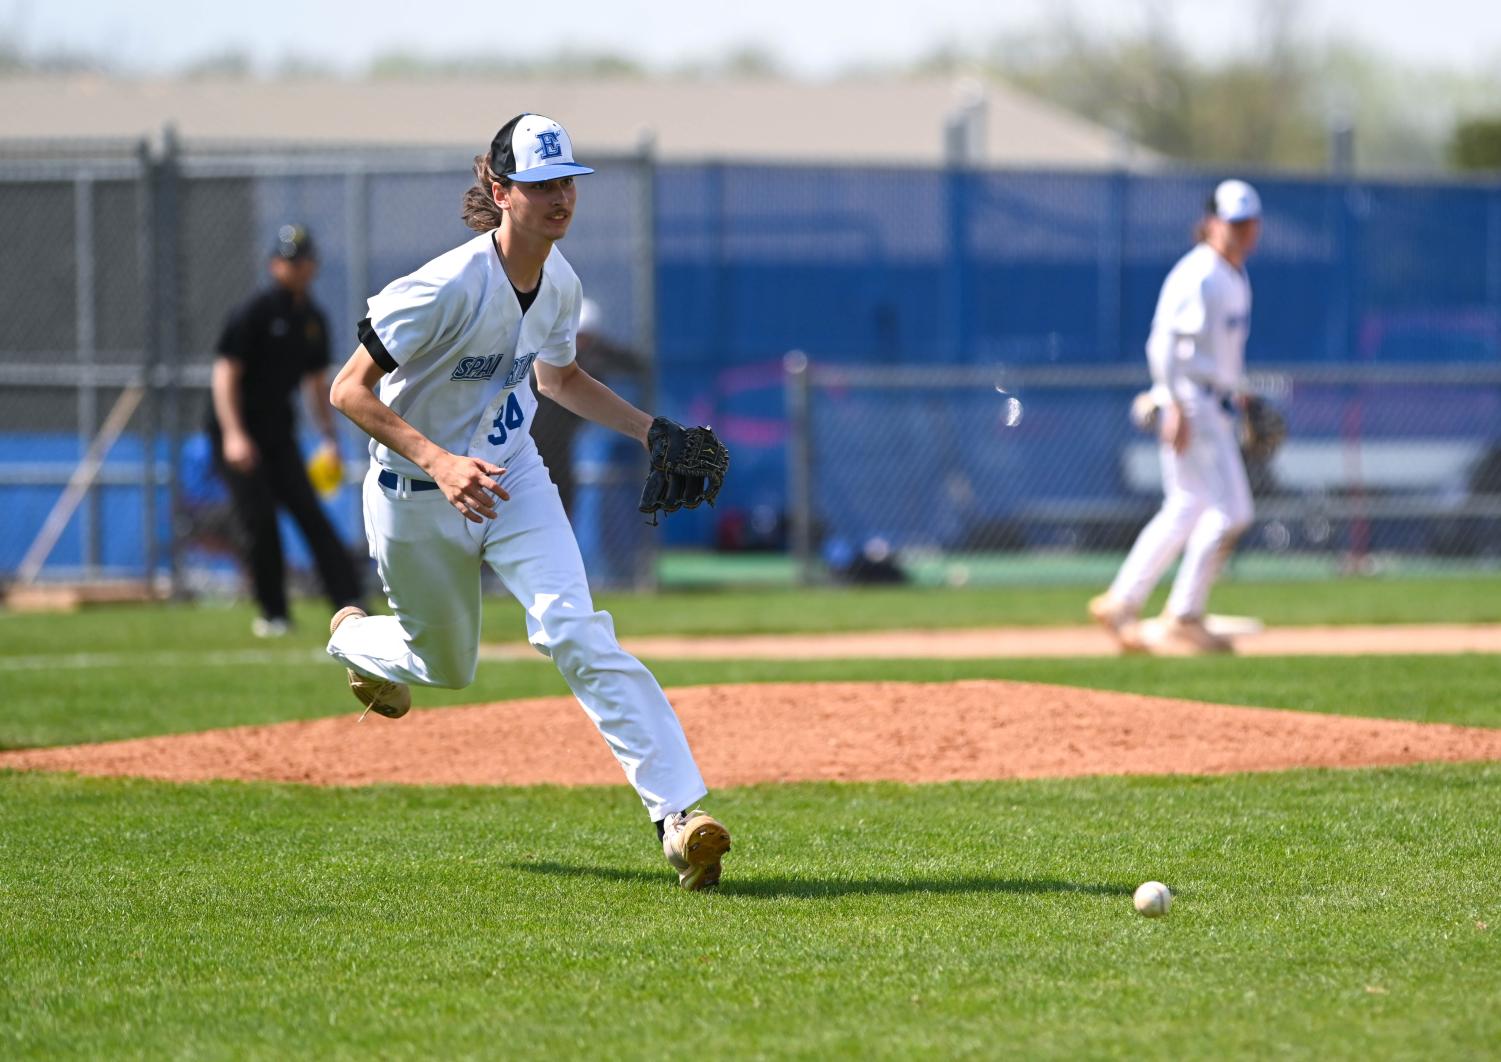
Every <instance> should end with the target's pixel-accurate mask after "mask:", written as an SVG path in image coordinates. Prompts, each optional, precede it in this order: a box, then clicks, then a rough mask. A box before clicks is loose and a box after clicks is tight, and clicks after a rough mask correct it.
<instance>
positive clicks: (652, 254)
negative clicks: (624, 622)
mask: <svg viewBox="0 0 1501 1062" xmlns="http://www.w3.org/2000/svg"><path fill="white" fill-rule="evenodd" d="M638 150H639V153H640V155H639V161H638V164H637V166H638V168H637V173H638V178H637V183H638V185H639V187H638V188H637V198H638V204H637V210H638V217H639V221H638V232H639V236H638V239H637V244H636V267H635V279H636V284H635V289H636V290H635V292H634V295H635V301H636V349H637V350H639V351H640V352H641V356H642V357H643V358H645V359H646V368H645V371H644V372H643V373H642V379H641V404H642V405H643V406H644V407H645V408H646V409H647V410H650V411H652V412H655V411H656V408H657V158H656V137H655V135H654V134H652V133H651V132H650V131H643V132H642V134H641V139H640V142H639V144H638ZM637 540H638V542H639V543H640V547H639V548H638V549H637V550H636V551H635V553H636V572H635V579H634V582H635V586H636V589H638V590H655V589H656V588H657V584H658V581H659V576H658V571H657V554H658V552H659V551H658V548H657V543H658V538H657V536H655V535H641V534H639V532H638V536H637Z"/></svg>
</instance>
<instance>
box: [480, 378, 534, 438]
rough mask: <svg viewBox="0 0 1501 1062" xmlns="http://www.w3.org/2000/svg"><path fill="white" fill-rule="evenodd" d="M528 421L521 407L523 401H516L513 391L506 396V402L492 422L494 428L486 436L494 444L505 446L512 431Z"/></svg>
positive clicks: (491, 425)
mask: <svg viewBox="0 0 1501 1062" xmlns="http://www.w3.org/2000/svg"><path fill="white" fill-rule="evenodd" d="M525 423H526V413H525V412H524V411H523V410H522V408H521V403H520V402H518V401H516V392H515V391H512V392H511V393H510V394H509V395H507V396H506V404H505V405H504V406H503V407H502V408H501V410H500V412H498V413H496V414H495V419H494V420H493V421H492V422H491V423H490V427H491V428H492V429H494V430H493V431H491V432H490V434H489V435H487V436H485V438H486V439H487V440H488V441H489V442H490V444H491V445H492V446H504V445H505V443H506V440H507V439H509V438H510V437H511V432H513V431H516V430H517V429H518V428H520V427H521V426H522V425H523V424H525Z"/></svg>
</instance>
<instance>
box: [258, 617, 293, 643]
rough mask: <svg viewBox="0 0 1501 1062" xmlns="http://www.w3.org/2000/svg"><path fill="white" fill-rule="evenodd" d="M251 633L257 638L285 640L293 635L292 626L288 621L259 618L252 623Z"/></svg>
mask: <svg viewBox="0 0 1501 1062" xmlns="http://www.w3.org/2000/svg"><path fill="white" fill-rule="evenodd" d="M250 633H251V634H253V635H255V636H256V637H257V638H285V637H286V636H287V635H288V634H291V633H292V624H291V622H290V621H288V620H286V619H284V618H283V619H267V618H266V617H265V616H257V617H255V619H253V620H251V621H250Z"/></svg>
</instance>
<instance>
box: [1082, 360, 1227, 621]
mask: <svg viewBox="0 0 1501 1062" xmlns="http://www.w3.org/2000/svg"><path fill="white" fill-rule="evenodd" d="M1179 401H1180V403H1181V404H1182V407H1183V411H1184V413H1185V414H1186V415H1187V417H1188V422H1189V436H1188V447H1187V448H1186V449H1185V450H1184V452H1183V453H1181V454H1180V453H1178V452H1176V451H1175V450H1174V449H1173V448H1172V447H1171V446H1169V445H1167V444H1166V443H1163V444H1161V446H1160V456H1161V460H1162V487H1163V502H1162V508H1161V509H1160V510H1158V512H1157V515H1156V516H1154V517H1153V518H1152V520H1151V522H1150V523H1148V524H1147V526H1146V527H1144V528H1142V531H1141V534H1140V535H1139V536H1137V539H1136V544H1135V545H1134V546H1133V547H1132V548H1131V552H1130V554H1129V555H1128V556H1127V557H1126V562H1125V563H1124V564H1123V565H1121V569H1120V571H1119V573H1117V574H1116V577H1115V582H1114V583H1112V584H1111V587H1110V595H1111V596H1112V597H1114V598H1115V599H1116V600H1117V601H1119V602H1121V603H1122V604H1124V605H1126V606H1128V607H1130V608H1132V609H1140V608H1141V606H1142V604H1143V603H1144V602H1145V601H1146V599H1147V598H1148V597H1150V596H1151V594H1152V590H1153V589H1154V588H1155V587H1156V586H1157V582H1158V580H1159V579H1161V578H1162V574H1163V572H1165V571H1167V568H1168V566H1169V565H1170V564H1172V563H1173V560H1174V558H1176V557H1177V556H1178V554H1179V552H1182V554H1183V563H1182V564H1180V565H1179V566H1178V574H1177V577H1176V578H1175V579H1174V580H1173V589H1172V592H1171V593H1170V594H1169V595H1168V599H1167V614H1168V615H1171V616H1200V617H1201V616H1203V615H1204V612H1205V609H1206V608H1207V607H1208V604H1209V591H1210V590H1211V589H1212V588H1213V587H1214V581H1215V579H1216V578H1218V577H1219V573H1220V569H1221V568H1223V567H1224V564H1225V560H1226V558H1228V557H1229V555H1230V553H1231V551H1232V550H1233V549H1234V548H1235V542H1236V540H1237V539H1238V538H1239V537H1240V535H1241V533H1242V532H1243V531H1245V529H1246V528H1247V527H1249V526H1250V523H1251V516H1252V506H1251V485H1250V483H1249V481H1248V480H1247V479H1246V466H1245V463H1244V461H1243V460H1242V458H1241V455H1240V445H1239V444H1238V443H1237V442H1236V439H1235V420H1234V418H1233V417H1232V416H1231V415H1230V414H1229V413H1228V412H1226V411H1225V409H1224V408H1223V407H1222V405H1221V403H1220V399H1219V398H1218V397H1217V396H1215V395H1214V394H1212V393H1209V392H1206V391H1205V390H1204V389H1203V388H1202V387H1200V386H1198V385H1197V384H1186V385H1185V386H1184V387H1183V388H1182V389H1181V391H1180V393H1179Z"/></svg>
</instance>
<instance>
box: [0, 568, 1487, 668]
mask: <svg viewBox="0 0 1501 1062" xmlns="http://www.w3.org/2000/svg"><path fill="white" fill-rule="evenodd" d="M1098 589H1099V588H1098V587H1096V588H1087V587H977V588H972V589H962V590H959V589H949V588H940V587H931V588H909V587H885V588H875V587H872V588H828V587H823V588H816V587H815V588H807V589H797V590H775V589H766V590H730V591H701V592H676V593H663V594H657V595H653V594H601V595H600V596H599V599H598V604H599V607H601V608H604V609H608V610H609V611H610V612H611V613H612V614H613V615H614V616H615V620H616V627H617V629H618V630H619V631H620V633H621V636H622V637H626V638H629V637H634V636H642V635H651V634H743V633H778V632H799V631H859V630H897V629H907V628H914V627H915V628H936V629H943V628H965V627H998V626H1009V625H1042V626H1058V625H1074V624H1078V623H1082V622H1085V615H1084V604H1085V602H1086V601H1087V600H1088V599H1089V596H1090V594H1092V593H1095V592H1097V591H1098ZM1164 593H1165V591H1163V592H1159V594H1158V597H1157V599H1154V601H1153V602H1152V603H1151V605H1150V606H1149V611H1153V610H1155V609H1156V608H1157V606H1158V605H1159V604H1160V599H1161V598H1162V596H1163V594H1164ZM1212 606H1213V608H1214V611H1216V612H1220V613H1227V614H1234V615H1250V616H1259V617H1261V618H1262V619H1264V620H1265V621H1266V622H1268V623H1271V624H1277V625H1284V626H1305V625H1313V624H1365V623H1494V622H1501V575H1496V574H1486V573H1479V574H1475V575H1473V576H1471V577H1469V578H1464V579H1457V578H1449V579H1441V578H1426V579H1351V580H1342V581H1334V582H1325V583H1307V582H1299V583H1236V582H1227V583H1224V584H1222V585H1221V586H1219V587H1218V588H1216V590H1215V595H1214V600H1213V602H1212ZM328 615H329V610H328V608H327V606H325V605H322V604H320V603H319V602H317V601H304V602H302V603H300V604H299V605H298V606H297V607H296V609H295V619H296V620H297V624H298V630H297V633H296V635H295V636H294V637H293V638H292V639H291V640H290V641H291V642H292V644H295V645H306V646H308V647H309V648H312V647H315V646H320V645H322V644H323V640H324V638H325V636H326V635H325V632H326V631H327V629H328ZM250 618H251V611H250V609H249V608H248V607H246V606H244V605H237V606H235V607H231V608H224V607H195V606H193V605H166V606H162V605H156V606H119V607H109V608H97V609H90V610H86V611H83V612H80V613H76V614H61V615H47V614H38V615H17V614H7V613H3V612H0V632H3V637H0V657H28V656H33V655H35V654H39V653H40V654H55V653H79V652H87V653H101V652H132V651H152V650H161V649H172V650H175V651H186V652H191V651H195V650H208V649H215V650H223V649H232V648H236V647H243V648H258V649H265V648H268V646H267V644H266V643H264V642H258V641H256V640H255V639H254V638H253V637H251V635H250ZM484 637H485V640H486V641H487V642H514V641H524V640H525V638H526V629H525V624H524V620H523V617H522V613H521V609H520V606H518V605H517V604H516V603H515V602H514V601H512V600H510V599H509V598H507V597H505V596H492V597H489V598H487V599H486V602H485V619H484ZM278 647H279V644H278Z"/></svg>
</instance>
